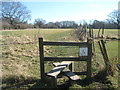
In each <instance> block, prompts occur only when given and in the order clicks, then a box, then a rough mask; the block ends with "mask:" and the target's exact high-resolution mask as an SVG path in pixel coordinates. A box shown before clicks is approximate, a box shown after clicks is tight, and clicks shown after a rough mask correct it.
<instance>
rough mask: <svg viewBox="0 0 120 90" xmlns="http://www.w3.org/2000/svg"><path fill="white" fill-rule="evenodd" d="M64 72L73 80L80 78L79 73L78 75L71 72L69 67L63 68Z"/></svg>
mask: <svg viewBox="0 0 120 90" xmlns="http://www.w3.org/2000/svg"><path fill="white" fill-rule="evenodd" d="M63 72H64V73H65V75H66V76H67V77H69V78H70V79H71V80H73V81H76V80H80V77H79V76H78V75H76V74H75V73H73V72H71V71H70V70H69V69H67V68H65V69H64V70H63Z"/></svg>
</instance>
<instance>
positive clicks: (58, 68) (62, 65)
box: [47, 61, 72, 77]
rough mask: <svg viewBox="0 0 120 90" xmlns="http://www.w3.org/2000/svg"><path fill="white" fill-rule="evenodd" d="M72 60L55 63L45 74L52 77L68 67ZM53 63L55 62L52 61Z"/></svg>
mask: <svg viewBox="0 0 120 90" xmlns="http://www.w3.org/2000/svg"><path fill="white" fill-rule="evenodd" d="M71 63H72V62H70V61H63V62H61V63H60V64H58V65H56V67H55V68H53V69H52V70H51V71H50V72H48V73H47V75H49V76H53V77H57V75H58V74H60V72H61V71H62V70H63V69H64V68H66V67H68V66H69V65H70V64H71ZM54 64H55V63H54Z"/></svg>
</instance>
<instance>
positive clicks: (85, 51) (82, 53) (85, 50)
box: [80, 47, 88, 56]
mask: <svg viewBox="0 0 120 90" xmlns="http://www.w3.org/2000/svg"><path fill="white" fill-rule="evenodd" d="M80 56H88V48H87V47H81V48H80Z"/></svg>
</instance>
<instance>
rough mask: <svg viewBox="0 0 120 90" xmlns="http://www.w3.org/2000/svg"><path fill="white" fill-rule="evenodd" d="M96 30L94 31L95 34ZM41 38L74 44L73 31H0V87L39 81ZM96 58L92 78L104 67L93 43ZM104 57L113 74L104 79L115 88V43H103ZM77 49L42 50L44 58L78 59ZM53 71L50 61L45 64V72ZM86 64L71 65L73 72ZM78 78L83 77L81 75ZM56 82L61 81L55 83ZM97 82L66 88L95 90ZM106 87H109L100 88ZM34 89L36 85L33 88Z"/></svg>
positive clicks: (30, 83) (111, 32)
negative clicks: (108, 62) (106, 57)
mask: <svg viewBox="0 0 120 90" xmlns="http://www.w3.org/2000/svg"><path fill="white" fill-rule="evenodd" d="M97 31H98V30H94V32H95V33H96V34H97ZM117 32H118V30H105V35H106V36H107V35H108V36H110V37H112V36H113V35H114V36H115V37H118V36H117ZM39 37H43V38H44V40H47V41H78V39H76V38H75V35H74V30H73V29H31V30H13V31H2V39H1V44H2V56H3V57H2V67H3V68H2V72H3V74H2V75H3V78H2V79H3V84H2V86H3V87H8V86H10V87H13V86H14V87H20V86H21V84H22V86H21V87H23V88H29V87H33V86H34V85H35V82H36V81H38V80H39V79H40V68H39V66H40V64H39V61H40V60H39V51H38V50H39V46H38V38H39ZM95 47H96V56H94V57H93V60H92V73H93V75H92V76H94V75H95V74H97V73H98V72H99V71H100V70H102V69H103V68H104V60H103V58H102V55H101V52H100V49H99V46H98V44H97V41H96V43H95ZM106 47H107V51H108V56H109V59H110V62H111V63H112V65H113V67H114V69H115V72H114V77H110V76H109V77H107V78H108V79H107V80H110V81H111V82H112V83H113V85H112V86H111V87H115V88H116V87H117V84H118V83H117V77H118V72H117V71H116V70H117V67H116V64H117V63H118V41H107V43H106ZM78 48H79V47H68V46H65V47H63V46H62V47H60V46H53V47H52V46H50V47H48V46H47V47H45V56H78V52H79V50H78ZM52 68H53V66H52V63H51V62H46V63H45V71H46V72H48V71H50V70H51V69H52ZM85 69H86V63H84V62H75V71H84V70H85ZM81 78H83V79H84V78H85V77H84V76H81ZM59 81H60V82H61V81H62V82H63V81H64V80H59ZM39 84H40V85H39V87H46V86H44V85H45V84H44V83H43V82H40V83H39ZM102 85H103V84H101V83H99V82H95V83H91V84H90V85H88V86H81V85H77V84H74V85H73V86H70V88H74V87H78V88H97V87H98V86H101V87H102ZM103 86H105V87H109V85H106V84H105V85H103ZM35 87H38V86H35Z"/></svg>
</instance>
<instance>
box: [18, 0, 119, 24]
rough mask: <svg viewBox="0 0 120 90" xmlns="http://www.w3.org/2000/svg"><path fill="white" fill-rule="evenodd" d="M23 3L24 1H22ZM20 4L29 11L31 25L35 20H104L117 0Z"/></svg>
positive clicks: (52, 0) (53, 0)
mask: <svg viewBox="0 0 120 90" xmlns="http://www.w3.org/2000/svg"><path fill="white" fill-rule="evenodd" d="M19 1H20V0H19ZM24 1H25V0H24ZM24 1H23V0H22V3H23V4H24V5H25V6H27V8H28V9H29V10H30V11H31V15H32V18H31V21H30V22H31V23H32V22H34V20H35V19H37V18H42V19H44V20H46V21H47V22H56V21H65V20H72V21H76V22H79V21H80V20H86V21H90V20H94V19H96V20H100V21H102V20H105V19H107V18H108V16H107V15H108V14H109V13H110V12H112V11H113V10H115V9H118V1H119V0H26V2H24Z"/></svg>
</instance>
